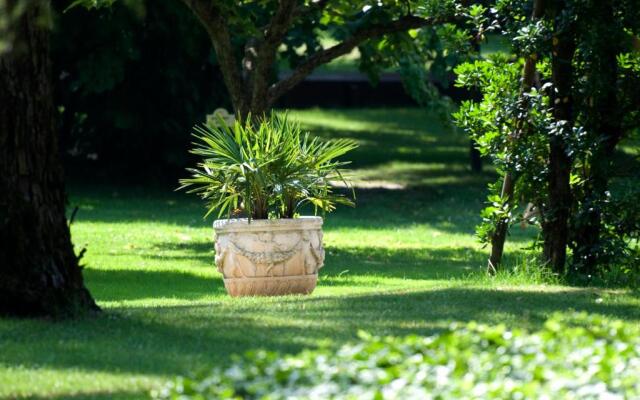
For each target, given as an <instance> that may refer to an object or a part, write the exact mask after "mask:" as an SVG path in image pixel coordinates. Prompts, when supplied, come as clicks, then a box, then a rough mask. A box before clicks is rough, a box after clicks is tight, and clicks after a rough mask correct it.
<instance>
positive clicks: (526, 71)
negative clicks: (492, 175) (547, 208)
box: [487, 0, 544, 274]
mask: <svg viewBox="0 0 640 400" xmlns="http://www.w3.org/2000/svg"><path fill="white" fill-rule="evenodd" d="M543 13H544V1H543V0H535V1H534V3H533V13H532V15H531V19H532V20H534V21H535V20H537V19H540V18H541V17H542V15H543ZM535 80H536V57H535V55H530V56H529V57H527V58H526V59H525V62H524V68H523V70H522V88H521V91H520V108H521V109H522V110H524V111H523V112H522V115H523V117H522V119H521V120H519V121H517V122H516V126H517V128H516V131H515V132H513V134H512V135H511V138H510V139H511V140H512V141H516V140H518V139H519V138H520V137H522V135H524V134H526V131H527V123H526V119H527V118H528V117H527V116H528V111H527V110H528V108H529V100H528V98H527V96H526V94H527V93H528V92H530V91H531V88H533V85H534V83H535ZM515 184H516V176H515V175H514V174H513V173H512V172H511V171H507V172H506V174H505V176H504V181H503V183H502V193H501V197H502V198H503V199H505V200H506V201H507V202H512V201H513V193H514V190H515ZM509 223H510V221H507V220H502V221H500V222H498V224H497V225H496V229H495V231H494V233H493V235H492V236H491V254H490V255H489V261H488V263H487V264H488V265H487V271H488V272H489V273H490V274H494V273H496V271H497V270H498V268H499V267H500V263H501V262H502V254H503V253H504V242H505V240H506V238H507V230H508V229H509Z"/></svg>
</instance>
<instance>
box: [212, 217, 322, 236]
mask: <svg viewBox="0 0 640 400" xmlns="http://www.w3.org/2000/svg"><path fill="white" fill-rule="evenodd" d="M322 223H323V220H322V217H318V216H312V215H310V216H301V217H298V218H277V219H252V220H251V223H249V220H248V219H247V218H231V219H217V220H215V221H213V229H214V230H215V231H216V233H227V232H264V231H279V230H287V231H306V230H311V229H321V228H322Z"/></svg>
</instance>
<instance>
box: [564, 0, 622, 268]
mask: <svg viewBox="0 0 640 400" xmlns="http://www.w3.org/2000/svg"><path fill="white" fill-rule="evenodd" d="M592 7H594V9H593V10H592V12H591V13H590V14H591V15H595V16H597V20H596V21H594V22H595V23H594V24H592V29H593V30H595V31H591V32H590V34H591V35H593V37H594V38H595V44H594V48H593V49H591V51H592V52H593V56H592V57H593V58H592V60H591V62H590V63H589V72H588V77H589V79H590V80H591V82H594V84H595V83H597V82H599V83H600V84H599V85H598V90H594V93H593V106H592V108H591V110H590V114H591V115H590V117H591V118H589V119H588V120H587V122H586V124H585V125H586V126H585V127H586V130H587V132H591V133H593V134H595V136H594V138H593V140H594V141H595V140H597V141H598V142H599V146H598V148H597V149H596V151H594V153H593V155H592V156H591V157H590V160H589V161H590V162H589V164H590V169H589V172H588V174H587V176H586V177H585V178H586V185H585V193H584V202H583V204H582V210H581V211H582V213H581V214H582V215H584V218H583V219H581V220H580V221H576V222H577V223H578V229H576V233H575V245H574V257H573V263H572V264H573V265H572V266H573V268H572V269H573V271H574V272H579V273H581V274H584V275H593V274H594V273H595V272H596V269H597V264H598V262H599V261H600V256H601V254H600V251H599V250H598V248H599V247H600V246H599V244H600V240H601V239H600V236H601V225H602V215H601V210H600V207H601V204H602V200H603V198H604V196H605V192H606V190H607V188H608V186H609V173H610V166H611V159H612V157H613V153H614V151H615V148H616V146H617V145H618V143H619V142H620V140H621V139H622V136H623V130H622V126H621V123H622V116H621V115H620V111H619V108H618V98H617V89H618V84H617V80H618V73H617V69H618V63H617V60H616V57H617V55H618V54H619V53H621V52H622V51H623V49H621V48H620V47H621V46H620V45H621V42H622V40H615V39H613V38H611V36H610V29H611V26H614V25H615V23H616V17H615V15H614V10H613V6H612V4H611V3H610V2H605V1H603V2H595V3H593V5H592Z"/></svg>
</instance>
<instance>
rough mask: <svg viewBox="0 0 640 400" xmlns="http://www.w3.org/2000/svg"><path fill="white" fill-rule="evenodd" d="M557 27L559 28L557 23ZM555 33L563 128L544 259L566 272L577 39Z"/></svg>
mask: <svg viewBox="0 0 640 400" xmlns="http://www.w3.org/2000/svg"><path fill="white" fill-rule="evenodd" d="M564 6H565V4H564V2H556V3H555V7H556V8H555V10H554V11H555V12H554V14H555V16H559V15H560V13H561V11H562V8H563V7H564ZM555 24H558V22H557V21H555ZM561 29H562V30H557V31H555V32H554V36H553V49H552V57H551V78H552V81H553V87H554V95H553V97H552V99H553V116H554V117H555V120H556V122H557V123H559V124H562V127H561V128H560V129H558V133H556V134H555V135H553V136H552V137H551V138H550V139H549V175H548V185H549V186H548V188H549V200H548V209H547V210H546V212H545V214H546V215H547V219H546V221H544V223H543V224H542V230H543V237H544V251H543V254H544V257H545V260H546V262H547V263H548V264H549V265H550V266H551V268H552V270H553V271H554V272H557V273H562V272H564V268H565V263H566V258H567V244H568V240H569V225H568V224H569V214H570V210H571V201H572V197H571V184H570V176H571V165H572V163H571V158H570V157H569V155H568V151H567V148H566V143H565V139H564V138H563V133H566V134H569V133H570V130H571V129H573V97H572V94H571V92H572V83H573V65H572V61H573V56H574V53H575V50H576V45H575V35H574V32H573V30H572V28H571V27H563V28H561Z"/></svg>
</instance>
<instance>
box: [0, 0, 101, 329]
mask: <svg viewBox="0 0 640 400" xmlns="http://www.w3.org/2000/svg"><path fill="white" fill-rule="evenodd" d="M12 3H13V2H9V10H11V9H14V10H15V4H12ZM28 4H29V5H28V6H27V8H26V10H25V11H23V12H22V14H21V15H20V17H19V18H18V19H17V20H16V21H15V26H14V33H15V43H14V47H13V48H12V49H10V50H9V52H8V53H5V54H3V55H0V104H2V107H1V108H0V314H5V315H19V316H36V315H51V316H63V315H70V314H75V313H77V312H80V311H83V310H97V306H96V305H95V302H94V301H93V299H92V298H91V295H90V294H89V292H88V291H87V289H85V287H84V284H83V279H82V273H81V269H80V267H79V265H78V258H77V257H76V255H75V254H74V251H73V245H72V244H71V236H70V233H69V227H68V225H67V220H66V218H65V201H66V198H65V193H64V182H63V172H62V166H61V162H60V157H59V149H58V137H57V132H56V130H55V127H54V125H55V123H54V122H55V115H54V108H53V103H52V93H51V79H50V60H49V31H48V27H46V26H42V20H43V19H46V18H43V15H46V13H48V12H49V9H48V2H47V1H44V0H42V1H33V2H30V3H28ZM12 6H14V7H12Z"/></svg>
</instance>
